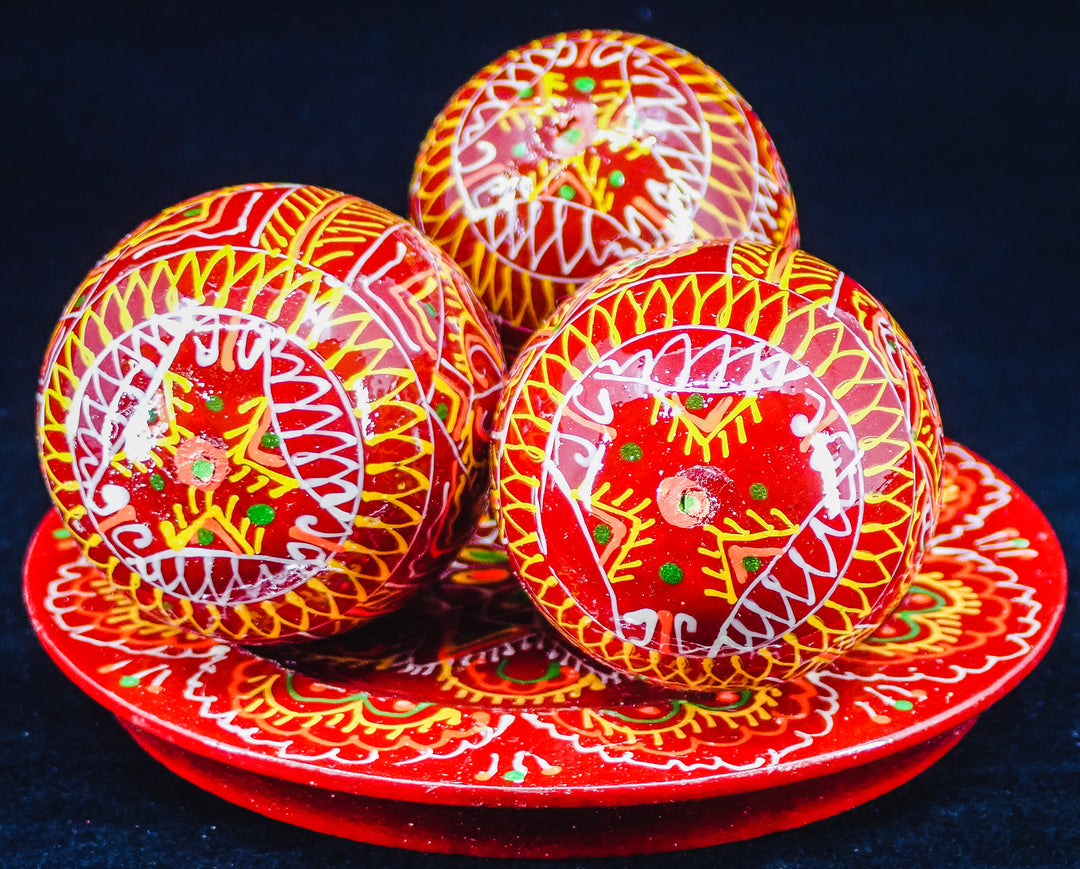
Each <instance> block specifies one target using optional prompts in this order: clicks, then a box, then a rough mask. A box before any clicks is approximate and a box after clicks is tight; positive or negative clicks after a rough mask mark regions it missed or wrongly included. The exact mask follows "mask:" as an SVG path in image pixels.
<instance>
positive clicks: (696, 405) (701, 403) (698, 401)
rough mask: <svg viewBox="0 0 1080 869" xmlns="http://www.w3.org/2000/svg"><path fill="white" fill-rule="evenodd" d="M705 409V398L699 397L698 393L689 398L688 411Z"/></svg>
mask: <svg viewBox="0 0 1080 869" xmlns="http://www.w3.org/2000/svg"><path fill="white" fill-rule="evenodd" d="M703 407H705V396H703V395H698V394H697V393H696V392H695V393H694V394H693V395H690V396H687V398H686V409H687V410H701V409H702V408H703Z"/></svg>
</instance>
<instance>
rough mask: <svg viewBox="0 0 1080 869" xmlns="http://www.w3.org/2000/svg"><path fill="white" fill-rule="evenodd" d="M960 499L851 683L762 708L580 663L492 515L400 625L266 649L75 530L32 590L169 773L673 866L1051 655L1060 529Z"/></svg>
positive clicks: (471, 837)
mask: <svg viewBox="0 0 1080 869" xmlns="http://www.w3.org/2000/svg"><path fill="white" fill-rule="evenodd" d="M945 485H946V497H945V506H944V510H943V513H942V518H941V521H940V524H939V527H938V532H937V534H936V536H935V537H934V539H933V541H932V546H931V548H930V551H929V553H928V554H927V556H926V558H925V559H924V562H923V567H922V571H921V572H920V574H919V577H918V579H917V580H916V582H915V584H914V586H913V587H912V589H911V590H910V592H909V593H908V595H907V596H906V598H905V599H904V600H903V601H902V603H901V605H900V607H899V608H898V609H897V610H896V611H895V612H894V613H893V614H892V616H891V617H890V618H889V619H887V620H886V621H885V623H884V624H883V625H882V626H881V627H880V628H879V629H878V630H877V632H876V633H875V634H874V635H872V636H871V637H870V638H869V639H867V640H865V641H864V642H863V643H862V644H861V645H859V646H858V647H856V648H855V649H854V650H853V651H852V652H850V653H849V654H848V655H846V656H845V657H844V658H842V659H840V660H838V661H837V662H836V663H835V664H834V665H833V666H832V667H831V668H829V669H825V670H821V671H818V672H816V673H812V674H809V675H807V676H805V677H804V678H801V679H797V680H795V681H792V682H789V683H787V684H785V685H783V686H779V687H769V688H763V689H759V690H757V691H751V690H725V691H720V692H718V693H713V694H706V695H703V694H692V693H673V692H670V691H665V690H663V689H659V688H656V687H653V686H651V685H650V684H649V683H646V682H644V681H642V680H635V679H630V678H627V677H624V676H620V675H617V674H615V673H614V672H612V671H610V670H607V669H604V668H602V667H601V666H600V665H598V664H596V663H594V662H591V661H589V660H587V659H585V658H583V657H582V656H581V655H579V654H578V653H577V652H575V651H573V650H572V649H571V648H570V647H568V646H567V645H565V644H564V643H563V642H562V641H561V640H560V639H559V638H558V636H557V635H556V634H555V633H554V631H553V629H551V628H550V627H549V626H548V625H547V623H546V622H545V621H544V620H543V618H542V617H541V616H539V614H538V613H537V612H536V611H535V610H534V609H533V607H532V606H531V605H530V604H529V603H528V600H527V598H526V596H525V595H524V593H523V592H522V591H521V590H520V588H519V586H518V585H517V583H516V582H515V581H514V580H513V578H512V577H511V576H510V575H509V573H508V571H507V567H506V557H505V555H504V553H503V552H502V550H501V549H500V548H499V547H498V546H496V545H495V544H493V543H492V542H490V539H491V527H490V524H489V525H488V526H487V527H486V528H484V529H482V530H483V532H484V533H483V534H481V535H479V536H478V537H477V539H476V540H475V541H474V543H473V544H472V545H470V546H469V547H467V548H466V550H465V551H464V552H463V554H462V556H461V558H460V560H459V561H458V562H457V563H456V564H455V566H454V567H453V568H452V569H451V570H449V571H448V572H447V573H446V574H445V575H444V576H443V577H441V579H439V580H438V581H437V582H434V583H432V584H431V586H430V587H429V588H428V589H427V590H426V591H424V592H422V593H421V594H420V595H419V596H418V597H417V598H416V599H415V600H414V601H412V602H411V603H410V604H408V605H407V606H406V608H404V609H403V610H400V611H398V612H396V613H393V614H390V615H388V616H386V617H384V618H382V619H380V620H377V621H375V622H373V623H371V624H369V625H367V626H365V627H363V628H361V629H359V630H356V631H354V632H352V633H350V634H347V635H344V636H341V637H337V638H333V639H328V640H319V641H315V642H311V643H306V644H294V645H280V646H275V647H273V648H267V647H260V648H259V650H258V651H257V652H256V651H253V650H249V649H245V648H242V647H238V646H231V645H228V644H225V643H222V642H218V641H214V640H210V639H207V638H203V637H197V636H195V635H192V634H188V633H184V632H181V631H179V630H177V629H174V628H170V627H167V626H164V625H161V624H157V623H154V622H150V621H147V620H146V619H145V618H143V617H142V616H141V615H140V614H139V612H138V610H137V608H136V607H135V606H134V605H132V604H130V603H128V602H127V601H125V600H124V599H123V598H121V597H120V596H119V595H118V594H117V593H116V592H114V591H111V590H110V588H109V586H108V584H107V583H106V582H105V580H104V579H103V578H102V577H101V575H100V574H99V573H98V572H97V571H96V570H95V569H94V568H93V567H91V566H90V565H89V564H88V562H86V561H85V560H84V559H83V558H82V557H81V555H80V552H79V549H78V547H77V546H76V545H75V543H74V541H72V540H71V539H70V538H68V537H67V536H66V532H64V531H63V530H62V526H61V524H60V522H59V520H58V518H57V516H56V515H55V514H54V513H50V514H49V515H48V516H46V518H45V519H44V521H43V522H42V524H41V526H40V528H39V529H38V532H37V534H36V535H35V537H34V539H33V541H32V542H31V544H30V547H29V551H28V554H27V559H26V565H25V571H24V591H25V596H26V603H27V607H28V610H29V613H30V617H31V620H32V622H33V625H34V628H35V630H36V631H37V634H38V636H39V638H40V640H41V642H42V644H43V645H44V646H45V648H46V649H47V651H48V652H49V654H50V655H51V656H52V657H53V658H54V659H55V661H56V662H57V664H58V665H59V666H60V667H61V669H62V670H63V671H64V672H65V673H66V674H67V675H68V676H69V677H70V678H71V679H72V680H73V681H74V682H75V683H76V684H77V685H79V687H80V688H82V689H83V690H85V691H86V692H87V693H88V694H89V695H90V696H91V697H93V698H94V699H95V700H97V701H98V702H100V703H102V704H103V705H105V706H106V707H107V708H108V709H110V710H111V711H112V712H114V713H115V714H116V715H117V716H118V718H119V719H120V720H121V721H122V722H124V724H125V725H126V726H127V727H128V728H129V729H131V730H132V732H133V735H134V736H135V738H136V739H137V740H138V741H139V743H140V744H141V745H143V746H144V748H146V749H147V750H148V751H149V752H150V753H151V754H152V755H153V756H155V757H157V758H158V759H160V760H161V761H162V762H163V763H165V764H166V765H168V766H169V767H170V768H172V769H174V770H176V771H177V772H178V773H180V774H181V775H183V776H185V777H186V778H188V779H190V780H191V781H193V782H195V783H196V784H199V785H200V786H202V787H204V788H206V789H207V790H210V791H212V792H214V793H217V794H219V795H221V796H223V797H225V798H227V799H230V800H232V801H234V802H237V803H240V804H242V805H247V806H249V807H251V808H253V809H256V810H258V811H261V812H264V813H266V814H268V815H271V816H273V817H277V818H280V819H283V820H286V821H290V822H292V823H296V824H300V825H302V826H306V827H309V828H312V829H316V830H321V831H324V832H329V833H334V834H336V835H341V836H347V837H351V838H355V839H359V840H362V841H368V842H374V843H378V844H387V845H395V846H398V847H407V848H416V849H422V850H435V851H451V852H458V853H470V854H487V855H502V856H512V855H522V856H524V855H528V856H539V855H541V854H543V855H546V856H552V857H557V856H568V855H586V854H588V855H600V854H609V855H610V854H626V853H637V852H646V851H663V850H673V849H678V848H686V847H696V846H702V845H709V844H715V843H718V842H723V841H729V840H734V839H739V838H746V837H749V836H754V835H759V834H762V833H765V832H769V831H772V830H777V829H785V828H789V827H793V826H797V825H799V824H803V823H807V822H809V821H812V820H816V819H818V818H822V817H826V816H828V815H831V814H834V813H836V812H838V811H842V810H843V809H846V808H849V807H851V806H854V805H857V804H859V803H861V802H864V801H865V800H867V799H871V798H873V797H874V796H877V795H878V794H880V793H883V792H885V791H887V790H889V789H890V788H892V787H895V786H896V785H899V784H900V783H902V782H904V781H906V780H907V779H909V778H910V777H911V776H913V775H915V774H916V773H918V772H919V771H920V770H922V769H924V768H926V767H927V766H928V765H929V764H931V763H932V762H933V761H934V760H936V759H937V758H938V757H939V756H940V755H941V754H943V753H944V752H945V751H946V750H948V748H949V747H951V746H952V745H953V744H954V743H955V742H956V741H957V740H958V739H959V738H960V737H961V736H962V735H963V733H964V732H965V731H966V729H967V728H968V727H970V725H971V723H972V722H973V720H974V717H975V716H976V715H978V714H979V713H980V712H981V711H982V710H983V709H985V708H986V707H987V706H989V705H990V704H991V703H992V702H994V701H995V700H996V699H998V698H999V697H1001V696H1002V695H1003V694H1004V693H1005V692H1006V691H1008V690H1009V689H1010V688H1012V687H1013V686H1015V685H1016V684H1017V683H1018V682H1019V681H1020V679H1021V678H1022V677H1023V676H1024V675H1025V674H1026V673H1027V672H1029V671H1030V670H1031V668H1032V667H1034V666H1035V664H1036V662H1037V661H1038V660H1039V659H1040V658H1041V656H1042V654H1043V653H1044V652H1045V651H1046V649H1047V648H1048V646H1049V644H1050V642H1051V640H1052V638H1053V635H1054V633H1055V631H1056V629H1057V626H1058V623H1059V622H1060V619H1061V615H1062V611H1063V608H1064V602H1065V591H1066V578H1065V564H1064V558H1063V555H1062V553H1061V549H1060V546H1059V544H1058V542H1057V540H1056V538H1055V537H1054V534H1053V531H1052V530H1051V528H1050V526H1049V524H1048V523H1047V521H1046V519H1045V518H1044V517H1043V516H1042V514H1041V513H1040V512H1039V510H1038V508H1037V507H1036V506H1035V505H1034V503H1033V502H1032V501H1031V500H1030V499H1029V498H1028V497H1027V496H1026V495H1024V494H1023V493H1022V492H1021V491H1020V490H1019V489H1017V488H1016V486H1015V485H1014V484H1013V483H1011V482H1010V481H1009V480H1008V479H1007V478H1005V477H1004V476H1003V475H1002V474H1001V473H1000V472H999V471H998V470H996V469H995V468H993V467H992V466H991V465H989V464H987V463H986V462H985V461H983V460H982V459H980V458H979V457H978V456H976V455H974V454H972V453H971V452H969V451H968V450H966V449H964V448H963V447H961V446H959V445H956V444H949V446H948V451H947V466H946V484H945ZM421 809H422V810H421ZM608 834H610V835H608Z"/></svg>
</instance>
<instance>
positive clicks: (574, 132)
mask: <svg viewBox="0 0 1080 869" xmlns="http://www.w3.org/2000/svg"><path fill="white" fill-rule="evenodd" d="M584 135H585V134H584V133H583V132H581V127H571V128H570V129H569V130H567V131H566V132H565V133H563V134H562V136H561V137H560V138H562V139H563V140H564V141H566V142H567V143H569V144H571V145H576V144H577V143H578V142H580V141H581V137H582V136H584Z"/></svg>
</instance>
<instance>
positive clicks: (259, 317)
mask: <svg viewBox="0 0 1080 869" xmlns="http://www.w3.org/2000/svg"><path fill="white" fill-rule="evenodd" d="M501 382H502V360H501V356H500V352H499V348H498V345H497V340H496V338H495V335H494V332H493V330H492V327H491V325H490V323H489V322H488V321H487V319H486V316H485V315H484V314H483V313H482V310H481V308H480V306H479V304H478V302H477V301H476V299H475V298H473V297H472V291H471V290H470V289H469V287H468V286H467V284H466V282H465V279H464V277H463V276H462V274H461V272H460V270H459V269H458V268H457V267H456V266H455V265H454V264H453V263H452V262H451V261H450V260H449V259H448V258H447V257H446V256H445V254H443V253H442V252H441V251H439V250H438V249H437V248H436V247H435V246H434V245H432V244H431V243H430V242H428V241H427V240H426V239H424V238H423V237H422V236H421V235H420V234H419V233H418V232H417V231H416V230H415V229H414V228H413V227H412V226H411V225H409V224H408V223H407V222H405V221H404V220H402V219H400V218H397V217H395V216H393V215H391V214H389V213H388V212H385V211H383V210H382V209H380V208H378V207H376V206H374V205H371V204H370V203H367V202H364V201H363V200H361V199H358V198H356V197H352V196H347V195H345V194H342V193H338V192H336V191H332V190H326V189H324V188H316V187H305V186H299V185H259V184H256V185H244V186H240V187H235V188H227V189H224V190H218V191H212V192H210V193H208V194H205V195H203V196H200V197H195V198H193V199H191V200H188V201H186V202H184V203H181V204H180V205H177V206H175V207H173V208H170V209H167V210H166V211H165V212H162V214H161V215H159V216H158V217H157V218H156V219H154V220H151V221H148V222H147V223H145V224H143V225H142V226H140V227H139V228H138V229H137V230H136V231H135V232H133V233H132V234H131V235H129V236H128V237H127V239H125V240H124V241H122V242H121V243H120V244H118V245H117V246H116V248H114V250H113V251H112V252H111V253H110V254H109V255H108V256H107V257H106V259H105V260H104V261H103V262H102V263H100V264H99V265H98V266H97V267H96V268H95V269H94V270H93V271H92V272H91V274H90V275H89V276H88V278H87V279H86V281H85V282H84V284H83V286H82V287H80V289H79V290H78V291H77V292H76V293H75V295H74V296H73V297H72V300H71V302H70V303H69V305H68V307H67V309H66V311H65V312H64V314H63V315H62V317H61V319H60V323H59V325H58V327H57V330H56V332H55V334H54V336H53V340H52V342H51V344H50V347H49V350H48V352H47V354H46V360H45V365H44V368H43V372H42V381H41V392H40V400H39V443H40V449H41V461H42V467H43V470H44V473H45V477H46V481H47V482H48V484H49V487H50V490H51V492H52V494H53V498H54V501H55V502H56V504H57V506H58V508H59V509H60V511H61V514H62V516H63V517H64V520H65V522H66V523H67V525H68V527H69V529H70V530H71V532H72V534H73V535H74V536H75V538H76V539H77V540H78V541H79V542H80V543H81V544H82V545H83V546H84V548H85V549H86V551H87V554H88V556H89V557H90V559H91V560H92V561H93V562H94V563H95V564H96V565H97V566H98V567H99V568H100V569H101V570H102V571H103V572H104V573H105V574H106V576H107V577H108V578H109V580H110V581H111V582H112V583H113V584H114V585H115V586H116V587H117V588H119V589H122V590H124V591H125V592H126V593H128V594H129V595H131V596H132V597H133V598H134V600H135V601H136V602H137V603H138V604H139V605H140V606H141V607H143V608H144V610H145V611H146V612H147V614H148V615H150V616H151V617H154V618H159V619H162V620H164V621H167V622H170V623H172V624H176V625H178V626H181V627H184V628H187V629H194V630H197V631H201V632H203V633H206V634H209V635H212V636H216V637H221V638H224V639H230V640H242V641H243V642H245V643H250V642H265V641H277V640H282V639H289V638H292V637H296V636H321V635H324V634H329V633H335V632H337V631H339V630H342V629H344V628H346V627H349V626H351V625H353V624H356V623H358V622H360V621H364V620H366V619H368V618H370V617H372V616H373V615H376V614H379V613H381V612H384V611H386V610H387V609H390V608H393V607H395V606H397V605H398V603H400V601H401V600H403V599H404V597H405V596H406V595H407V593H408V592H409V591H411V590H412V589H413V588H414V587H415V586H416V585H417V584H418V583H420V582H422V581H423V580H424V579H425V578H426V577H428V576H430V575H432V574H433V573H435V572H438V570H439V569H440V568H441V567H442V566H444V565H445V564H446V563H448V561H449V560H450V559H452V558H453V556H454V554H455V552H456V551H457V549H458V548H460V546H461V545H462V544H463V543H464V541H465V540H467V539H468V536H469V534H470V533H471V530H472V527H473V524H474V523H475V521H476V518H477V515H478V511H479V509H480V508H481V506H482V502H483V497H482V496H483V491H484V488H485V482H486V453H487V444H488V440H489V438H490V424H491V415H492V413H493V410H494V403H495V400H496V398H497V395H498V391H499V388H500V385H501Z"/></svg>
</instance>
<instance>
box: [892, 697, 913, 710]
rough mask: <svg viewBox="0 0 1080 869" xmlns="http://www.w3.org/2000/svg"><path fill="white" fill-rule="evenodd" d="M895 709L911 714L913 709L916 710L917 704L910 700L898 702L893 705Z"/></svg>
mask: <svg viewBox="0 0 1080 869" xmlns="http://www.w3.org/2000/svg"><path fill="white" fill-rule="evenodd" d="M893 708H894V709H898V710H899V711H901V712H910V711H911V710H912V709H914V708H915V704H914V703H912V702H911V701H910V700H897V701H896V702H895V703H893Z"/></svg>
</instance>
